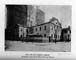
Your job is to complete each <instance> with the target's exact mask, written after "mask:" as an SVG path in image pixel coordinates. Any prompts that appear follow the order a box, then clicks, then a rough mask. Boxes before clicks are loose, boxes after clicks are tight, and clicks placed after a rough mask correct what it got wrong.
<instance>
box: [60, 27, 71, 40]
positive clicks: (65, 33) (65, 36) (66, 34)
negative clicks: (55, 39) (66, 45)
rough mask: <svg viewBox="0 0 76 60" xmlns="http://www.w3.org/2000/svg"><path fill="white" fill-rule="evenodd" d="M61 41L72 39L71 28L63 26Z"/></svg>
mask: <svg viewBox="0 0 76 60" xmlns="http://www.w3.org/2000/svg"><path fill="white" fill-rule="evenodd" d="M61 41H71V28H70V26H69V27H67V28H63V29H62V32H61Z"/></svg>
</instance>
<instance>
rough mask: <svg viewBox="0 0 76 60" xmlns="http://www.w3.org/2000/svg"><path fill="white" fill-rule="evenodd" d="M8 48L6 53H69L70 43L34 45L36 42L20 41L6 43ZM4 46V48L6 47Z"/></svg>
mask: <svg viewBox="0 0 76 60" xmlns="http://www.w3.org/2000/svg"><path fill="white" fill-rule="evenodd" d="M6 45H8V48H7V49H6V51H35V52H37V51H38V52H70V51H71V43H70V42H57V43H54V42H50V43H36V42H21V41H6ZM6 45H5V46H6Z"/></svg>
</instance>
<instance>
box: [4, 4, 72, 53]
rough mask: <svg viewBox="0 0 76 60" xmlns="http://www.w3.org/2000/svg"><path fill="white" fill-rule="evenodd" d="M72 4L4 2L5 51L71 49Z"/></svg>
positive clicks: (62, 50)
mask: <svg viewBox="0 0 76 60" xmlns="http://www.w3.org/2000/svg"><path fill="white" fill-rule="evenodd" d="M71 9H72V6H71V5H21V4H20V5H18V4H13V5H11V4H6V5H5V17H6V18H5V46H4V47H5V48H4V50H5V51H25V52H26V51H31V52H71V28H72V26H71V21H72V18H71V15H72V14H71V13H72V11H71Z"/></svg>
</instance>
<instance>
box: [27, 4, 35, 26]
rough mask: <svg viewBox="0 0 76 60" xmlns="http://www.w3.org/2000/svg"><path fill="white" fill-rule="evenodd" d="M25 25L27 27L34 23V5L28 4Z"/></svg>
mask: <svg viewBox="0 0 76 60" xmlns="http://www.w3.org/2000/svg"><path fill="white" fill-rule="evenodd" d="M27 12H28V15H27V21H28V22H27V25H28V27H31V26H35V25H36V8H35V6H32V5H28V10H27Z"/></svg>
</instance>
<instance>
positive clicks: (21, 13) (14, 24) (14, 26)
mask: <svg viewBox="0 0 76 60" xmlns="http://www.w3.org/2000/svg"><path fill="white" fill-rule="evenodd" d="M6 13H7V14H6V17H7V19H6V20H7V21H6V24H7V26H6V30H5V39H6V40H8V39H9V40H12V39H14V40H15V39H17V38H19V37H20V34H23V33H20V32H19V29H21V27H20V26H18V24H19V25H21V26H23V27H26V26H27V5H6Z"/></svg>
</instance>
